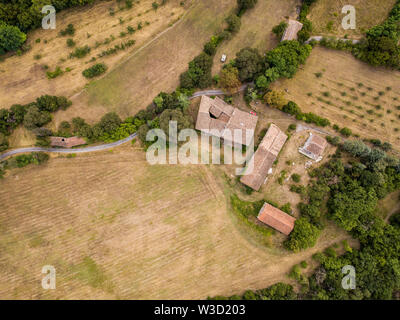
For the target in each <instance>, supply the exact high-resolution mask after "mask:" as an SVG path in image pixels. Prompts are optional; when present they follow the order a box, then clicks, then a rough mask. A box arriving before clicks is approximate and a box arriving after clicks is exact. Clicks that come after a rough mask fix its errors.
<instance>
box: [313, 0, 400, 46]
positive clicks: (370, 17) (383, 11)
mask: <svg viewBox="0 0 400 320" xmlns="http://www.w3.org/2000/svg"><path fill="white" fill-rule="evenodd" d="M395 3H396V0H318V1H317V2H316V3H315V4H313V5H312V7H311V12H310V15H309V19H310V20H311V21H312V23H313V28H314V30H313V34H316V35H332V36H339V37H343V36H344V35H346V34H347V35H349V36H350V37H351V38H359V37H361V36H362V35H363V34H365V31H366V30H368V29H369V28H371V27H373V26H375V25H377V24H380V23H381V22H382V21H384V20H385V19H386V18H387V16H388V14H389V12H390V10H391V9H392V8H393V6H394V4H395ZM345 5H352V6H354V7H355V8H356V19H357V20H356V29H355V30H344V29H343V28H342V20H343V18H344V17H345V16H346V15H345V14H342V8H343V7H344V6H345ZM329 23H330V24H331V28H329V27H328V24H329Z"/></svg>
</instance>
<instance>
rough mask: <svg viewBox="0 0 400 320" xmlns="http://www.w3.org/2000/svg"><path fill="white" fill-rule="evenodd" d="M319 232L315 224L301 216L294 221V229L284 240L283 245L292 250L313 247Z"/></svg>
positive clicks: (296, 250)
mask: <svg viewBox="0 0 400 320" xmlns="http://www.w3.org/2000/svg"><path fill="white" fill-rule="evenodd" d="M319 234H320V230H319V229H318V228H317V227H316V226H314V225H313V224H311V223H310V222H309V221H308V220H307V219H306V218H303V217H301V218H299V219H297V220H296V221H295V225H294V229H293V231H292V233H291V234H290V235H289V239H288V240H287V241H286V242H285V246H286V248H288V249H289V250H291V251H294V252H298V251H300V250H303V249H307V248H310V247H313V246H314V245H315V243H316V242H317V239H318V237H319Z"/></svg>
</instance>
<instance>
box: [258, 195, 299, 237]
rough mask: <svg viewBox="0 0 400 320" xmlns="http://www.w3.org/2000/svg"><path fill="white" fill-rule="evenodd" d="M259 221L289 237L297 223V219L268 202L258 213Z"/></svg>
mask: <svg viewBox="0 0 400 320" xmlns="http://www.w3.org/2000/svg"><path fill="white" fill-rule="evenodd" d="M257 219H258V220H260V221H261V222H262V223H265V224H266V225H268V226H270V227H272V228H274V229H275V230H278V231H279V232H281V233H283V234H285V235H287V236H288V235H289V234H290V233H291V232H292V230H293V228H294V222H295V221H296V218H293V217H292V216H290V215H288V214H287V213H285V212H283V211H282V210H279V209H278V208H275V207H274V206H271V205H270V204H269V203H266V202H265V203H264V205H263V207H262V208H261V210H260V212H259V213H258V216H257Z"/></svg>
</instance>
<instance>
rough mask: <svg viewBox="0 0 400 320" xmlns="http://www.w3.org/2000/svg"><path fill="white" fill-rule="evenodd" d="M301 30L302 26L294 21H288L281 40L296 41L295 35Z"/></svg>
mask: <svg viewBox="0 0 400 320" xmlns="http://www.w3.org/2000/svg"><path fill="white" fill-rule="evenodd" d="M302 28H303V24H302V23H300V22H298V21H296V20H291V19H289V21H288V26H287V28H286V30H285V32H284V33H283V36H282V40H281V41H285V40H297V34H298V32H299V31H300V30H301V29H302Z"/></svg>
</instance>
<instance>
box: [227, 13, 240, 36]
mask: <svg viewBox="0 0 400 320" xmlns="http://www.w3.org/2000/svg"><path fill="white" fill-rule="evenodd" d="M226 22H227V23H228V28H227V30H228V31H229V32H231V33H238V32H239V30H240V26H241V24H242V23H241V21H240V18H239V17H238V16H237V15H236V14H234V13H232V14H230V15H229V16H228V18H226Z"/></svg>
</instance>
